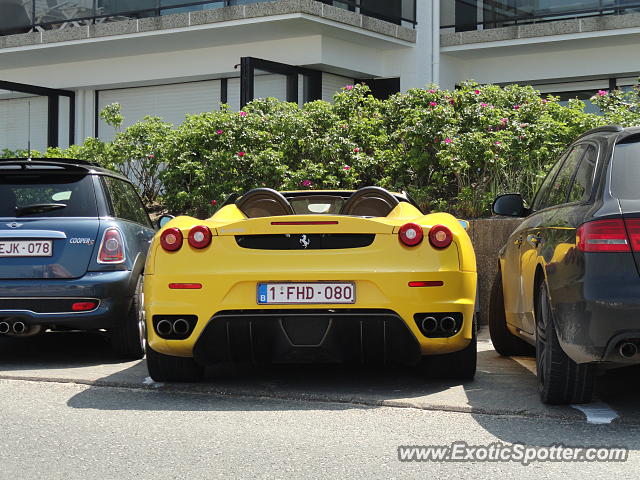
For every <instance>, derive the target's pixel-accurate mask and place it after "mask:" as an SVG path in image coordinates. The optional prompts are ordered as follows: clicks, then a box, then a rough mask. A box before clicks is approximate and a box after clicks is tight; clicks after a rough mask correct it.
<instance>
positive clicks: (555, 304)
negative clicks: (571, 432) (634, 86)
mask: <svg viewBox="0 0 640 480" xmlns="http://www.w3.org/2000/svg"><path fill="white" fill-rule="evenodd" d="M493 210H494V212H495V213H496V214H498V215H509V216H513V217H524V221H523V222H522V224H521V225H520V226H519V227H518V228H517V229H516V230H515V231H514V232H513V233H512V234H511V236H510V237H509V239H508V241H507V244H506V245H505V246H504V247H503V248H502V250H501V251H500V258H499V272H498V275H497V278H496V281H495V283H494V286H493V291H492V296H491V302H490V315H489V316H490V318H489V327H490V332H491V339H492V341H493V344H494V346H495V348H496V350H497V351H498V353H500V354H502V355H518V354H526V353H527V352H528V351H529V350H530V349H531V346H535V350H536V364H537V376H538V385H539V390H540V395H541V398H542V400H543V401H544V402H546V403H556V404H562V403H584V402H589V401H590V400H591V397H592V392H593V386H594V377H595V373H596V368H597V367H598V366H601V367H609V366H611V367H615V366H624V365H630V364H637V363H640V354H639V353H638V352H639V350H640V274H639V273H640V128H622V127H618V126H608V127H601V128H596V129H594V130H590V131H588V132H587V133H585V134H584V135H582V136H581V137H579V138H578V139H577V140H576V141H575V142H574V143H573V144H571V146H570V147H569V148H568V149H567V150H566V151H565V152H564V154H563V155H562V156H561V157H560V159H559V160H558V162H557V163H556V164H555V165H554V167H553V168H552V169H551V171H550V172H549V174H548V175H547V177H546V179H545V180H544V182H543V184H542V185H541V187H540V189H539V191H538V193H537V194H536V196H535V199H534V200H533V203H532V205H531V207H530V208H527V207H526V206H525V205H524V202H523V199H522V197H521V196H520V195H517V194H509V195H503V196H501V197H498V198H497V199H496V201H495V203H494V205H493Z"/></svg>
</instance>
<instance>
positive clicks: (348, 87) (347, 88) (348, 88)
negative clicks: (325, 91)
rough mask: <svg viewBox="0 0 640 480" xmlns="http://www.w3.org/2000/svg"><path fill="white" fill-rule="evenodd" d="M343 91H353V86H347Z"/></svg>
mask: <svg viewBox="0 0 640 480" xmlns="http://www.w3.org/2000/svg"><path fill="white" fill-rule="evenodd" d="M344 89H345V90H353V85H347V86H346V87H344Z"/></svg>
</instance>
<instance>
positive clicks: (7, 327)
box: [0, 321, 11, 334]
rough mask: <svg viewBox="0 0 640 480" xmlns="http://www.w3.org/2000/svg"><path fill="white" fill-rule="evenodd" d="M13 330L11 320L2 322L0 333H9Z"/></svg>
mask: <svg viewBox="0 0 640 480" xmlns="http://www.w3.org/2000/svg"><path fill="white" fill-rule="evenodd" d="M10 331H11V325H9V322H4V321H2V322H0V334H4V333H9V332H10Z"/></svg>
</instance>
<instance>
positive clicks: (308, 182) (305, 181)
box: [300, 180, 312, 187]
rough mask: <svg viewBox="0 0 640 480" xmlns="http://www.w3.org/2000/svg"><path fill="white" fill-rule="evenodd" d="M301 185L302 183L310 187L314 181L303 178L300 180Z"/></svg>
mask: <svg viewBox="0 0 640 480" xmlns="http://www.w3.org/2000/svg"><path fill="white" fill-rule="evenodd" d="M300 185H302V186H303V187H310V186H311V185H312V183H311V180H303V181H302V182H300Z"/></svg>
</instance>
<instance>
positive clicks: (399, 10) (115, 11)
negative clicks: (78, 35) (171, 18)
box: [0, 0, 417, 35]
mask: <svg viewBox="0 0 640 480" xmlns="http://www.w3.org/2000/svg"><path fill="white" fill-rule="evenodd" d="M265 1H273V0H219V1H211V0H208V1H207V0H204V1H203V0H200V1H198V0H192V1H189V0H0V35H11V34H15V33H26V32H30V31H36V30H39V31H41V30H49V29H55V28H65V27H67V26H78V25H87V24H96V23H104V22H109V21H117V20H125V19H134V18H145V17H157V16H160V15H169V14H172V13H184V12H189V11H197V10H210V9H215V8H222V7H228V6H231V5H242V4H248V3H259V2H265ZM317 1H320V2H322V3H325V4H328V5H333V6H336V7H339V8H344V9H347V10H351V11H353V12H358V13H361V14H363V15H368V16H370V17H375V18H379V19H382V20H386V21H388V22H393V23H396V24H398V25H405V26H415V25H416V1H417V0H317Z"/></svg>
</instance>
